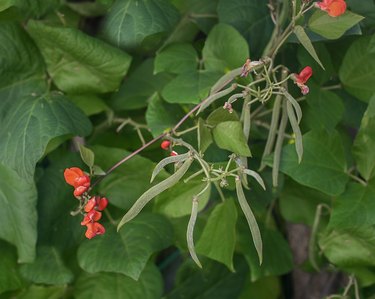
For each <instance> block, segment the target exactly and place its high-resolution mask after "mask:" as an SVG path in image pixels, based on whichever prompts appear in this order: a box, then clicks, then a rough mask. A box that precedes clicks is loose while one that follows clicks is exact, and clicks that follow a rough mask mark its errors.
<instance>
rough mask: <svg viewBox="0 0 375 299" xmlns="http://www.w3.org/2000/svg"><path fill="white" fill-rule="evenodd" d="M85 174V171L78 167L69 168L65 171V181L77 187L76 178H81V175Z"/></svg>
mask: <svg viewBox="0 0 375 299" xmlns="http://www.w3.org/2000/svg"><path fill="white" fill-rule="evenodd" d="M84 175H85V174H84V173H83V171H82V170H81V169H79V168H78V167H72V168H67V169H65V171H64V178H65V181H66V182H67V183H68V184H69V185H71V186H73V187H77V186H76V184H77V182H76V179H79V178H80V177H82V176H84Z"/></svg>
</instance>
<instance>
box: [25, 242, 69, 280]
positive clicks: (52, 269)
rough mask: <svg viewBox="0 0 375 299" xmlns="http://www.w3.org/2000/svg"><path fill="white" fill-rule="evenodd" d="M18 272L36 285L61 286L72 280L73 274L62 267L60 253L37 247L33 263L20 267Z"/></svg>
mask: <svg viewBox="0 0 375 299" xmlns="http://www.w3.org/2000/svg"><path fill="white" fill-rule="evenodd" d="M20 272H21V274H22V276H23V277H24V278H26V279H27V280H29V281H31V282H33V283H36V284H59V285H62V284H67V283H69V282H71V281H72V280H73V273H72V272H71V271H70V270H69V269H68V268H67V267H66V266H65V265H64V262H63V260H62V257H61V255H60V252H58V251H57V250H56V248H54V247H47V246H41V247H38V248H37V254H36V259H35V261H34V262H33V263H32V264H24V265H22V266H21V268H20Z"/></svg>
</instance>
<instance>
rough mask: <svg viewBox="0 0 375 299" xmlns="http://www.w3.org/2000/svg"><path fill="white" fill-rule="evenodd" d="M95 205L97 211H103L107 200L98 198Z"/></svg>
mask: <svg viewBox="0 0 375 299" xmlns="http://www.w3.org/2000/svg"><path fill="white" fill-rule="evenodd" d="M96 204H97V208H98V210H99V211H103V210H104V209H105V208H106V207H107V205H108V199H106V198H105V197H102V198H100V197H99V200H98V201H97V203H96Z"/></svg>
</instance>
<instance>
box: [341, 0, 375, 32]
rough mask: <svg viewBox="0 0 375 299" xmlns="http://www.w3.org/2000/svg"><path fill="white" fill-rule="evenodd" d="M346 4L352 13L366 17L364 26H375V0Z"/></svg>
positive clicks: (350, 1) (348, 1)
mask: <svg viewBox="0 0 375 299" xmlns="http://www.w3.org/2000/svg"><path fill="white" fill-rule="evenodd" d="M346 3H347V4H348V6H349V8H350V10H351V11H353V12H355V13H357V14H360V15H361V16H364V17H365V18H364V20H363V21H362V23H363V24H364V25H366V26H373V25H375V6H374V1H373V0H362V1H357V0H346ZM362 23H361V25H362Z"/></svg>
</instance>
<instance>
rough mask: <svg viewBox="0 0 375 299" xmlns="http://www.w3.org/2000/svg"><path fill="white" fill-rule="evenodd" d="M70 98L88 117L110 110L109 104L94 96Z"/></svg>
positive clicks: (74, 96)
mask: <svg viewBox="0 0 375 299" xmlns="http://www.w3.org/2000/svg"><path fill="white" fill-rule="evenodd" d="M68 98H69V100H70V101H71V102H73V103H74V104H75V105H76V106H77V107H78V108H80V109H81V110H82V111H83V112H84V113H85V114H86V115H87V116H91V115H95V114H99V113H101V112H104V111H108V110H109V107H108V106H107V104H106V103H105V102H104V101H103V100H102V99H101V98H99V97H98V96H96V95H94V94H84V95H69V96H68Z"/></svg>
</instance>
